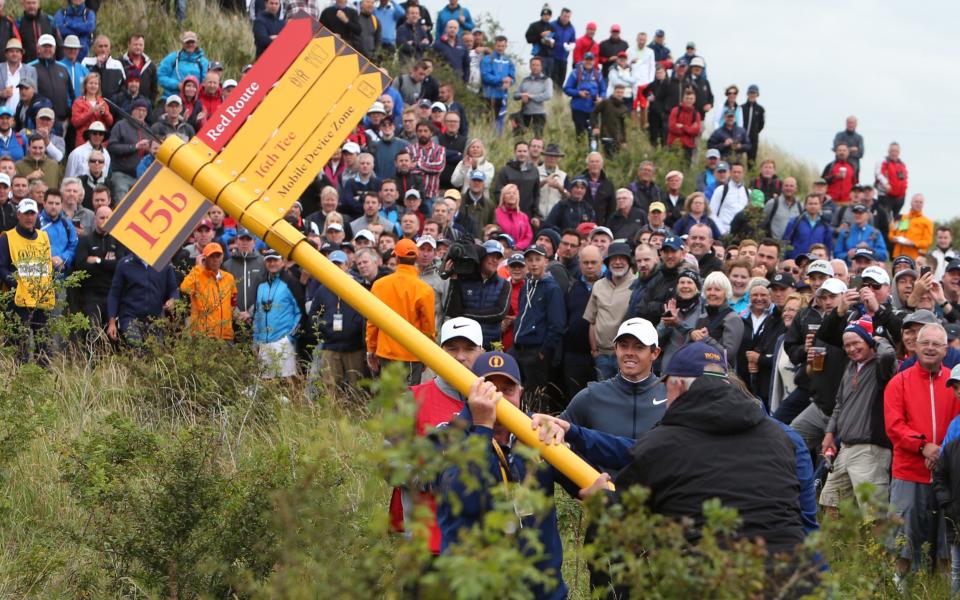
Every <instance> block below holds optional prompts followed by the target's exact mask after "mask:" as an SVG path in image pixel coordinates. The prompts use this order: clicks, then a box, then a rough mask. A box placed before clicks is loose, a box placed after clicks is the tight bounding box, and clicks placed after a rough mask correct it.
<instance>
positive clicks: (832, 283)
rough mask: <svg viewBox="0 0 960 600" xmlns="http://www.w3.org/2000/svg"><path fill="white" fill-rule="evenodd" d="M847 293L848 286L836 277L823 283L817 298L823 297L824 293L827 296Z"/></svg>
mask: <svg viewBox="0 0 960 600" xmlns="http://www.w3.org/2000/svg"><path fill="white" fill-rule="evenodd" d="M846 292H847V284H845V283H844V282H842V281H840V280H839V279H837V278H836V277H831V278H830V279H827V280H826V281H824V282H823V285H821V286H820V289H818V290H817V296H821V295H823V294H824V293H827V294H838V295H839V294H845V293H846Z"/></svg>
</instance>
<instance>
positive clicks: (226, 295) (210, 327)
mask: <svg viewBox="0 0 960 600" xmlns="http://www.w3.org/2000/svg"><path fill="white" fill-rule="evenodd" d="M180 291H181V292H183V293H184V294H186V295H188V296H189V297H190V331H191V332H192V333H193V334H195V335H200V336H204V337H211V338H219V339H222V340H232V339H233V309H234V307H236V305H237V282H236V280H235V279H234V278H233V275H231V274H230V273H229V272H227V271H224V270H222V269H221V270H218V271H217V272H216V273H214V272H213V271H211V270H209V269H207V268H206V267H204V266H203V265H196V266H195V267H193V269H192V270H191V271H190V273H188V274H187V276H186V278H184V280H183V283H181V284H180Z"/></svg>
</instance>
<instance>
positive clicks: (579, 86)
mask: <svg viewBox="0 0 960 600" xmlns="http://www.w3.org/2000/svg"><path fill="white" fill-rule="evenodd" d="M606 91H607V84H606V82H605V81H604V79H603V74H602V73H600V69H599V68H597V67H594V68H593V70H592V71H588V70H587V69H586V68H585V67H584V66H583V65H582V64H578V65H577V66H576V67H574V68H573V71H571V72H570V75H568V76H567V81H566V83H565V84H564V86H563V93H564V94H566V95H568V96H570V110H576V111H580V112H587V113H588V112H591V111H592V110H593V107H594V105H595V101H596V99H597V98H603V97H604V96H605V95H606ZM580 92H587V97H586V98H584V97H582V96H580Z"/></svg>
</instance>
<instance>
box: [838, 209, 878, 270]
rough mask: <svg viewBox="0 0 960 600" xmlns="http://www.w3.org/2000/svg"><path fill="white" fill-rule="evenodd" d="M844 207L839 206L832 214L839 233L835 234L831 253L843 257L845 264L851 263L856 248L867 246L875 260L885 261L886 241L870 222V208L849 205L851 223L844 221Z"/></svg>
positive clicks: (871, 216)
mask: <svg viewBox="0 0 960 600" xmlns="http://www.w3.org/2000/svg"><path fill="white" fill-rule="evenodd" d="M846 209H847V207H846V206H841V207H840V208H839V210H838V211H837V214H836V215H835V216H834V223H835V224H837V225H838V226H839V229H840V235H838V236H837V242H836V244H835V245H834V248H833V255H834V256H836V257H837V258H842V259H844V260H845V261H847V264H851V261H852V260H853V255H854V254H856V253H857V250H858V249H860V248H867V249H869V250H872V251H873V255H874V258H875V259H876V260H878V261H881V262H885V261H886V260H887V242H886V240H885V239H884V237H883V234H882V233H881V232H879V231H877V228H876V227H874V226H873V225H872V224H871V221H872V220H873V215H872V214H871V213H870V209H869V208H867V207H866V206H864V205H863V204H855V205H854V206H853V207H851V208H850V212H851V213H853V224H846V223H845V222H844V216H845V213H846Z"/></svg>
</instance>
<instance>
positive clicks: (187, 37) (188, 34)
mask: <svg viewBox="0 0 960 600" xmlns="http://www.w3.org/2000/svg"><path fill="white" fill-rule="evenodd" d="M195 41H197V33H196V32H195V31H184V32H183V33H182V34H180V43H181V44H186V43H187V42H195Z"/></svg>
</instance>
